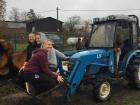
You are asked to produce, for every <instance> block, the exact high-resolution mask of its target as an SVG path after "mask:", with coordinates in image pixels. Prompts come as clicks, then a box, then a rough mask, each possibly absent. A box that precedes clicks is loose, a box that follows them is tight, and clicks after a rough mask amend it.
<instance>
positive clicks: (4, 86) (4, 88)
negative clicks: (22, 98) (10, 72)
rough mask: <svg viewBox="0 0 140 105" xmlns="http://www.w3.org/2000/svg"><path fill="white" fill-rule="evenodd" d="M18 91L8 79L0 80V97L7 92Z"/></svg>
mask: <svg viewBox="0 0 140 105" xmlns="http://www.w3.org/2000/svg"><path fill="white" fill-rule="evenodd" d="M17 92H19V89H17V88H16V86H15V85H14V84H13V83H12V82H10V81H1V82H0V98H1V97H3V96H6V95H8V94H14V93H17Z"/></svg>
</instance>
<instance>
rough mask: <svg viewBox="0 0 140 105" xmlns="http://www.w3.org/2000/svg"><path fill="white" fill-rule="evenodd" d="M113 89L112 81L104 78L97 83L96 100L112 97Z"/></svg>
mask: <svg viewBox="0 0 140 105" xmlns="http://www.w3.org/2000/svg"><path fill="white" fill-rule="evenodd" d="M111 91H112V86H111V83H110V81H108V80H102V81H100V82H98V83H97V84H96V87H95V88H94V91H93V93H94V97H95V99H96V101H99V102H102V101H106V100H108V99H109V98H110V96H111Z"/></svg>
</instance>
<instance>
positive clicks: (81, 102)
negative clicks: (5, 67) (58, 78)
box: [0, 80, 140, 105]
mask: <svg viewBox="0 0 140 105" xmlns="http://www.w3.org/2000/svg"><path fill="white" fill-rule="evenodd" d="M5 87H7V86H6V85H5ZM5 87H4V88H5ZM8 88H15V89H14V92H13V93H12V91H13V90H12V89H11V90H10V91H11V92H10V93H9V94H8V93H7V94H5V93H3V94H4V95H2V91H3V90H4V89H3V88H2V89H3V90H2V91H1V90H0V105H43V104H46V105H140V91H138V90H134V89H131V88H129V87H128V85H127V82H126V81H123V80H121V81H119V82H117V83H114V84H113V89H112V90H113V91H112V97H111V99H110V100H108V101H107V102H102V103H98V102H96V101H95V99H94V96H93V94H92V88H91V87H90V86H82V87H81V89H80V91H79V92H78V93H77V94H76V95H75V96H73V97H72V100H71V102H69V103H65V102H64V100H63V95H62V94H61V93H60V91H58V90H57V91H54V92H53V93H52V94H49V95H46V94H43V95H41V96H38V97H36V98H33V97H31V96H29V95H27V94H26V93H24V92H23V91H21V90H19V88H17V87H13V86H12V87H11V86H9V87H8ZM8 88H6V89H7V90H8ZM0 89H1V88H0Z"/></svg>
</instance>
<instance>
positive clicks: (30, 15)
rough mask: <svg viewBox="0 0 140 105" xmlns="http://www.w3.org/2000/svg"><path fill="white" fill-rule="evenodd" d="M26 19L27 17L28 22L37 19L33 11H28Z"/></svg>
mask: <svg viewBox="0 0 140 105" xmlns="http://www.w3.org/2000/svg"><path fill="white" fill-rule="evenodd" d="M27 17H28V20H30V21H31V20H36V19H37V16H36V14H35V12H34V10H33V9H30V10H29V12H28V13H27Z"/></svg>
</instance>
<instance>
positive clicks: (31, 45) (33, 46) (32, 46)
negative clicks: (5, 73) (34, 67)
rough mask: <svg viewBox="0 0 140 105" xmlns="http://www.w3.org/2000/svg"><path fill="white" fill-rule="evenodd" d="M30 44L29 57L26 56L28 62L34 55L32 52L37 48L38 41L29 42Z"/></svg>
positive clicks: (28, 47) (28, 48)
mask: <svg viewBox="0 0 140 105" xmlns="http://www.w3.org/2000/svg"><path fill="white" fill-rule="evenodd" d="M28 43H29V45H28V46H27V48H26V49H27V57H26V62H28V60H29V59H30V58H31V56H32V52H33V51H34V50H35V49H36V48H37V46H36V43H35V42H34V43H30V42H28Z"/></svg>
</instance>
